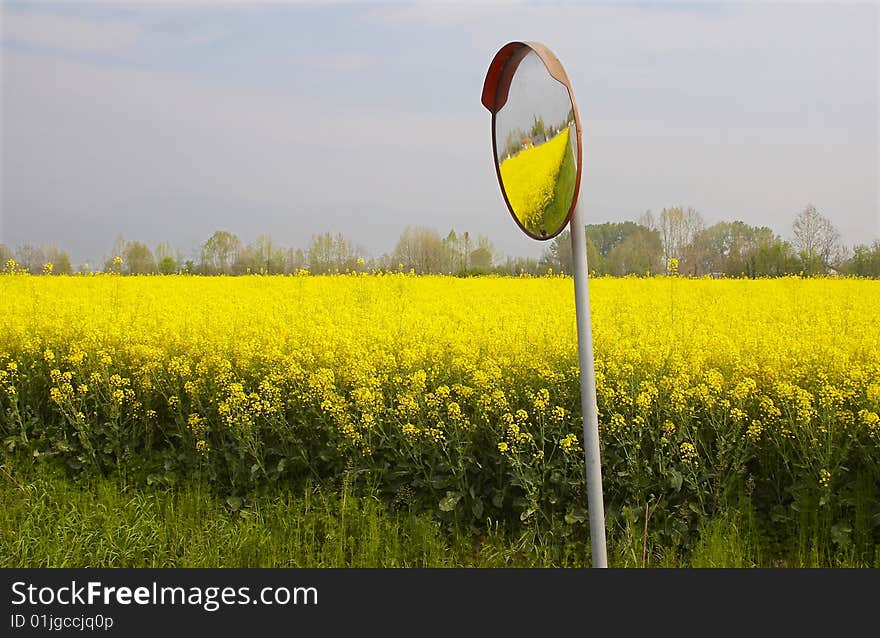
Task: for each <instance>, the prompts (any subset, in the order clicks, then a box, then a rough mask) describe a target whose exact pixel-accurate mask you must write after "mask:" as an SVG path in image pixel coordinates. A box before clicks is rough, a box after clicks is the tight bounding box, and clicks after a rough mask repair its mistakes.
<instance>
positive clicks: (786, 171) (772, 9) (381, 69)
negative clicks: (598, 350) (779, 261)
mask: <svg viewBox="0 0 880 638" xmlns="http://www.w3.org/2000/svg"><path fill="white" fill-rule="evenodd" d="M0 19H2V29H0V32H2V45H0V46H2V65H0V71H2V78H0V88H2V117H0V124H2V130H0V140H2V149H0V150H2V155H0V161H2V165H0V177H2V181H0V188H2V195H0V201H2V213H0V243H6V244H7V245H9V246H11V247H15V246H17V245H19V244H24V243H29V244H41V243H48V244H55V245H57V246H58V247H60V248H63V249H65V250H67V251H68V252H69V253H70V255H71V258H72V260H73V262H74V265H78V264H81V263H82V262H84V261H91V262H92V263H100V262H101V261H102V260H103V258H105V257H107V256H108V255H109V254H110V252H111V250H112V246H113V243H114V240H115V239H116V237H117V236H118V235H120V234H121V235H122V236H123V237H125V238H126V239H130V240H135V239H136V240H140V241H143V242H145V243H147V244H148V245H149V246H150V247H152V248H155V246H156V245H157V244H158V243H159V242H163V241H170V242H171V243H172V245H173V246H174V247H175V248H176V249H178V250H179V251H180V252H181V253H182V254H183V255H184V256H191V255H193V254H194V250H195V249H196V248H197V246H198V245H199V244H200V243H202V242H204V241H205V240H206V239H207V238H208V237H209V236H210V235H211V234H212V233H213V232H214V231H215V230H220V229H222V230H228V231H231V232H234V233H235V234H237V235H238V236H239V237H240V238H241V239H242V240H243V241H245V242H250V241H252V240H253V239H255V238H256V237H257V236H259V235H261V234H268V235H270V236H271V237H272V238H273V239H274V240H275V241H276V242H279V243H281V244H284V245H286V246H293V247H301V248H306V247H307V246H308V243H309V241H310V238H311V237H312V236H313V235H315V234H318V233H323V232H325V231H329V232H332V233H334V234H335V233H342V234H344V235H345V236H346V237H347V238H349V239H351V240H352V241H354V242H355V243H356V244H358V245H359V246H361V247H362V248H363V249H364V250H366V251H367V253H368V254H369V255H371V256H374V257H378V256H379V255H381V254H382V253H383V252H390V251H391V250H392V249H393V248H394V245H395V243H396V240H397V238H398V236H399V234H400V232H401V231H402V230H403V229H404V228H405V227H407V226H430V227H434V228H436V229H438V230H439V231H441V233H443V234H445V233H446V232H448V230H449V229H455V230H457V231H465V230H466V231H469V232H470V233H471V234H472V235H479V234H483V235H487V236H489V238H490V239H491V240H492V241H493V243H494V245H495V247H496V249H497V250H498V251H499V252H500V253H502V254H505V255H512V256H535V257H537V256H539V255H540V254H541V252H542V251H543V250H544V249H545V248H546V247H547V245H546V243H545V242H541V241H536V240H533V239H529V238H527V237H526V236H525V235H524V234H523V233H522V231H520V230H519V229H518V228H517V227H516V225H515V224H514V223H513V221H512V220H511V218H510V214H509V212H508V211H507V209H506V207H505V205H504V202H503V199H502V197H501V194H500V191H499V188H498V183H497V179H496V176H495V171H494V166H493V163H492V151H491V131H490V122H491V118H490V114H489V112H488V111H487V110H485V109H484V108H483V106H482V105H481V103H480V95H481V91H482V84H483V79H484V77H485V72H486V70H487V68H488V65H489V62H490V61H491V60H492V57H493V56H494V54H495V52H496V51H497V50H498V49H499V48H501V46H502V45H504V44H505V43H506V42H509V41H513V40H536V41H540V42H543V43H544V44H546V45H548V46H549V47H550V48H551V49H553V50H554V52H555V53H556V54H557V55H558V57H559V58H560V60H561V61H562V63H563V65H564V66H565V69H566V71H567V73H568V75H569V77H570V79H571V82H572V87H573V89H574V92H575V95H576V99H577V101H578V107H579V114H580V118H581V121H582V124H583V127H584V137H583V142H584V167H583V171H584V172H583V182H582V186H581V194H580V201H581V205H582V206H583V207H584V208H583V210H584V215H585V217H586V220H587V223H600V222H604V221H625V220H637V219H638V218H639V217H640V216H641V215H642V213H644V212H645V211H646V210H652V211H654V212H655V213H656V212H659V210H660V209H662V208H663V207H669V206H675V205H682V206H690V207H693V208H695V209H697V210H698V211H700V213H701V214H702V215H703V217H704V218H705V220H706V222H707V223H708V224H711V223H714V222H717V221H721V220H734V219H740V220H743V221H745V222H747V223H749V224H755V225H766V226H769V227H771V228H772V229H773V230H774V231H776V232H777V233H779V234H780V235H782V236H783V237H784V238H787V239H788V238H790V237H791V222H792V220H793V219H794V216H795V215H796V214H797V213H798V212H800V211H801V210H803V209H804V208H805V206H807V205H808V204H813V205H815V206H816V208H817V209H818V210H819V211H820V212H821V213H822V214H824V215H825V216H827V217H828V218H829V219H831V220H832V221H833V222H834V224H835V225H836V226H837V228H838V229H839V231H840V233H841V237H842V239H843V241H844V242H845V243H846V244H848V245H852V244H855V243H869V242H870V241H872V240H873V239H874V238H880V204H878V182H880V161H878V102H880V97H878V40H880V7H878V4H876V3H870V2H864V3H849V4H843V3H834V2H824V3H816V2H814V3H794V2H784V3H766V2H748V3H746V2H737V3H721V2H702V3H698V4H672V3H667V2H662V3H661V2H654V3H649V2H645V3H638V4H636V3H626V4H622V3H617V4H598V3H574V2H567V3H554V2H516V3H514V2H491V3H486V4H478V3H453V2H433V3H420V4H412V3H410V4H404V3H389V4H378V3H373V2H359V3H348V4H340V3H331V4H316V3H283V2H275V3H238V4H233V3H229V2H226V3H220V2H214V1H212V0H199V1H195V0H193V1H191V2H186V1H182V2H163V1H154V2H152V3H150V4H141V5H137V4H129V3H124V2H114V1H109V0H105V1H104V2H100V3H94V4H87V3H84V2H59V3H52V4H50V3H43V2H3V4H2V13H0Z"/></svg>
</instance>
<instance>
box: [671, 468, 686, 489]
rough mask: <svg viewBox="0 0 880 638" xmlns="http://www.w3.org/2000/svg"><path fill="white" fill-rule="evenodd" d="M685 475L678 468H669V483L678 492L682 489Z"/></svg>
mask: <svg viewBox="0 0 880 638" xmlns="http://www.w3.org/2000/svg"><path fill="white" fill-rule="evenodd" d="M682 480H683V477H682V475H681V472H679V471H678V470H669V484H670V485H672V489H674V490H675V491H676V492H677V491H679V490H680V489H681V483H682Z"/></svg>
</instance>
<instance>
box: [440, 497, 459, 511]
mask: <svg viewBox="0 0 880 638" xmlns="http://www.w3.org/2000/svg"><path fill="white" fill-rule="evenodd" d="M460 500H461V492H446V497H445V498H442V499H440V509H441V511H444V512H451V511H452V510H454V509H455V506H456V505H457V504H458V501H460Z"/></svg>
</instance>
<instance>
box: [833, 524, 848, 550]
mask: <svg viewBox="0 0 880 638" xmlns="http://www.w3.org/2000/svg"><path fill="white" fill-rule="evenodd" d="M851 533H852V527H850V526H849V524H848V523H837V524H836V525H832V526H831V540H832V541H834V544H835V545H837V546H838V547H847V546H848V545H849V536H850V534H851Z"/></svg>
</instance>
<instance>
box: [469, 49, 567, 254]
mask: <svg viewBox="0 0 880 638" xmlns="http://www.w3.org/2000/svg"><path fill="white" fill-rule="evenodd" d="M482 102H483V105H484V106H485V107H486V108H487V109H489V111H491V112H492V150H493V153H494V161H495V169H496V172H497V175H498V181H499V183H500V185H501V191H502V193H503V195H504V200H505V202H506V204H507V207H508V208H509V209H510V212H511V214H512V215H513V219H514V220H515V221H516V223H517V224H518V225H519V227H520V228H522V230H523V231H524V232H525V233H526V234H527V235H529V236H530V237H532V238H534V239H551V238H552V237H555V236H556V235H558V234H559V233H560V232H562V230H563V229H564V228H565V226H566V225H567V224H568V222H569V220H570V219H571V216H572V213H573V211H574V207H575V204H576V203H577V195H578V189H579V186H580V180H581V127H580V120H579V119H578V114H577V106H576V104H575V101H574V96H573V94H572V91H571V84H570V83H569V80H568V76H567V75H566V73H565V70H564V69H563V68H562V64H561V63H560V62H559V60H558V59H557V58H556V56H555V55H554V54H553V53H552V52H551V51H550V50H549V49H548V48H547V47H545V46H544V45H542V44H539V43H537V42H511V43H510V44H507V45H505V46H504V47H503V48H502V49H501V50H500V51H499V52H498V53H497V54H496V55H495V58H494V59H493V60H492V64H491V65H490V67H489V72H488V73H487V75H486V82H485V85H484V87H483V99H482Z"/></svg>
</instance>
